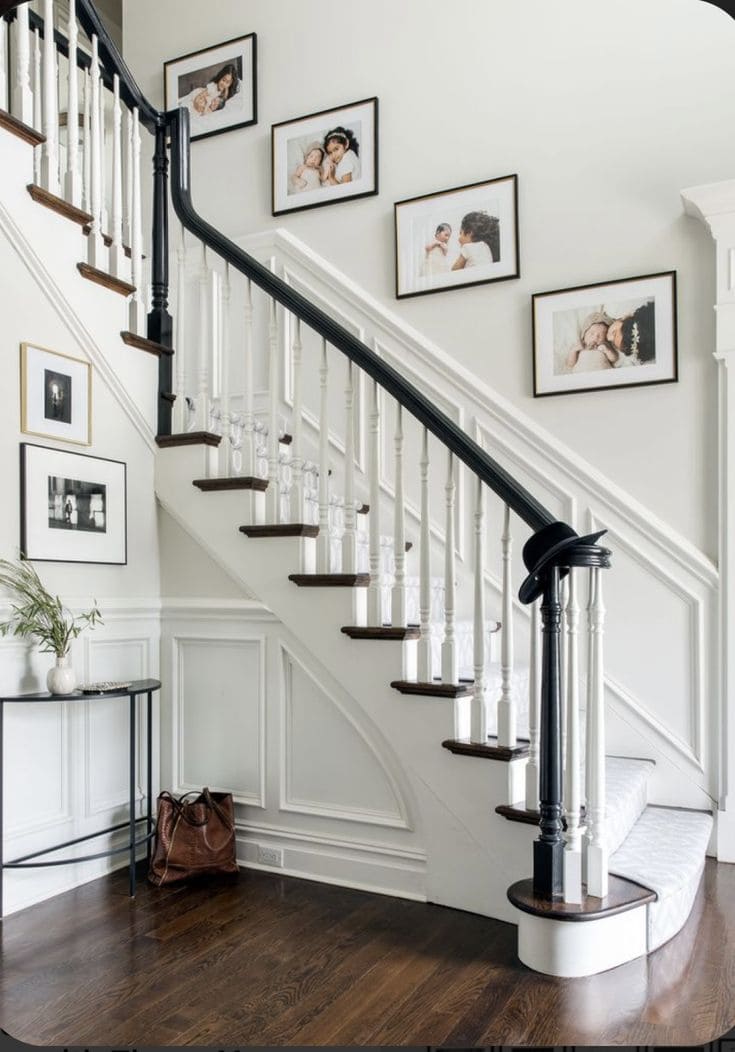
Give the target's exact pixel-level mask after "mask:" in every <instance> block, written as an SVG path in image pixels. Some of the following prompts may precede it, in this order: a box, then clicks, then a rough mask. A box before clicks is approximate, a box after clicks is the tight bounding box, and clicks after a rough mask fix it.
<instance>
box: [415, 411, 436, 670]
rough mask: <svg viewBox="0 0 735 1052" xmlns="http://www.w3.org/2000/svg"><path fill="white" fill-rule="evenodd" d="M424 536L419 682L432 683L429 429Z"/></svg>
mask: <svg viewBox="0 0 735 1052" xmlns="http://www.w3.org/2000/svg"><path fill="white" fill-rule="evenodd" d="M420 471H421V538H420V552H419V621H420V625H421V637H420V639H419V645H418V679H419V683H431V681H432V679H433V678H434V676H433V669H432V667H431V524H430V522H429V432H428V430H427V429H426V428H424V433H423V436H422V441H421V461H420Z"/></svg>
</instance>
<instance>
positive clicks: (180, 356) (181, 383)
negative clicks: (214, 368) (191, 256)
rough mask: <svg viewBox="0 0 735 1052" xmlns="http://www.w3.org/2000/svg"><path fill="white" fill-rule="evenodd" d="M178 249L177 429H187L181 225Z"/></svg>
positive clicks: (182, 229) (184, 246)
mask: <svg viewBox="0 0 735 1052" xmlns="http://www.w3.org/2000/svg"><path fill="white" fill-rule="evenodd" d="M180 231H181V233H180V235H179V245H178V248H177V249H176V264H177V266H176V330H175V335H174V347H175V348H176V401H175V403H174V407H175V410H176V426H175V428H174V430H175V431H179V432H183V431H186V428H187V425H188V420H189V414H188V412H187V409H186V234H185V231H184V227H183V226H181V228H180Z"/></svg>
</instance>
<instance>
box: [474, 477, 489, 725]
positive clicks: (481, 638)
mask: <svg viewBox="0 0 735 1052" xmlns="http://www.w3.org/2000/svg"><path fill="white" fill-rule="evenodd" d="M484 497H485V494H484V492H483V488H482V480H481V479H479V478H478V479H477V492H476V498H475V609H474V624H473V635H474V645H473V665H474V674H475V682H474V685H473V687H472V710H471V713H472V714H471V722H470V738H471V739H472V741H473V742H480V743H482V744H483V745H486V744H487V710H486V708H485V509H484Z"/></svg>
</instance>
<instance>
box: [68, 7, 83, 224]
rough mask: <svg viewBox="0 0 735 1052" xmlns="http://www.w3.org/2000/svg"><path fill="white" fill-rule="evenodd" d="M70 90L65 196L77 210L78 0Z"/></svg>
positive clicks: (72, 13) (71, 32)
mask: <svg viewBox="0 0 735 1052" xmlns="http://www.w3.org/2000/svg"><path fill="white" fill-rule="evenodd" d="M67 35H68V38H69V88H68V93H67V106H66V177H65V181H64V196H65V197H66V200H67V201H70V202H71V204H73V205H74V207H75V208H80V207H81V204H82V176H81V171H80V168H79V72H78V70H77V45H78V40H79V30H78V29H77V12H76V0H69V24H68V32H67Z"/></svg>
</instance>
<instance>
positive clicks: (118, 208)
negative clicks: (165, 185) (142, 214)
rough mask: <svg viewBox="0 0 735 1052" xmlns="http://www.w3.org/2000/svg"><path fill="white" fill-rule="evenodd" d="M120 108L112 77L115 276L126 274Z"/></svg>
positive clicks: (116, 83) (117, 87)
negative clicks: (123, 234) (123, 235)
mask: <svg viewBox="0 0 735 1052" xmlns="http://www.w3.org/2000/svg"><path fill="white" fill-rule="evenodd" d="M122 176H123V172H122V109H121V108H120V78H119V77H118V75H117V73H116V74H115V76H114V78H113V103H112V235H111V236H112V246H111V248H110V271H111V273H112V274H114V275H115V277H116V278H124V277H125V276H126V265H127V259H126V257H125V250H124V249H123V240H122V231H123V214H122V207H123V203H122Z"/></svg>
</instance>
